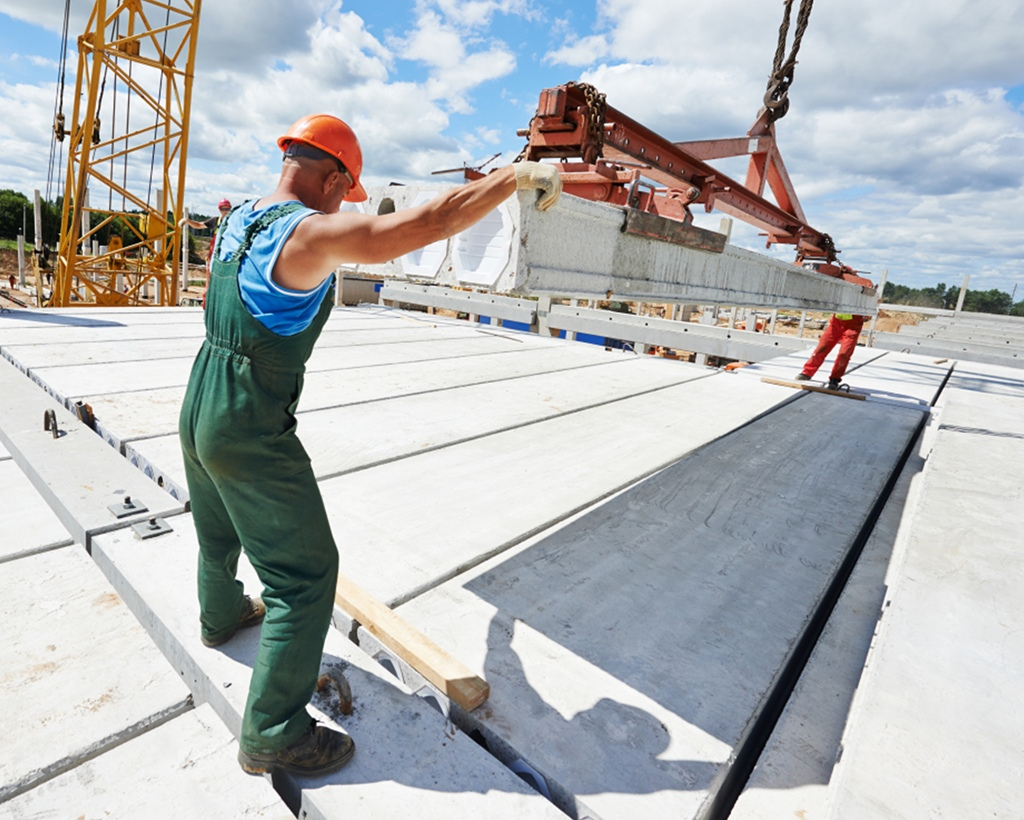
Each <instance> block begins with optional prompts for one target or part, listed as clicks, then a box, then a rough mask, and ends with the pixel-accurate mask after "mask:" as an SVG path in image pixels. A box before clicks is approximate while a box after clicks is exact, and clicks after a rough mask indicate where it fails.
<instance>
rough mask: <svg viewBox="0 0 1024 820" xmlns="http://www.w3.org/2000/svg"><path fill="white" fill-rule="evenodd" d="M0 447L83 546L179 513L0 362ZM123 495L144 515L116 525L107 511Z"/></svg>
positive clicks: (161, 492) (176, 506)
mask: <svg viewBox="0 0 1024 820" xmlns="http://www.w3.org/2000/svg"><path fill="white" fill-rule="evenodd" d="M47 413H52V414H53V417H54V419H55V420H56V422H57V427H58V435H57V437H54V434H53V432H52V431H50V432H48V431H46V430H45V429H44V418H45V417H46V415H47ZM0 440H2V441H3V443H4V446H5V447H6V448H7V449H8V450H9V451H10V452H11V454H12V455H13V456H14V461H15V462H17V464H18V466H19V467H20V469H21V471H22V472H23V473H24V474H25V475H26V476H27V477H28V479H29V480H30V481H31V482H32V484H33V486H34V487H35V488H36V490H37V492H38V493H39V494H40V496H41V497H42V498H43V500H44V501H45V502H46V504H47V505H48V506H49V507H50V509H52V510H53V511H54V513H55V514H56V515H57V517H58V518H59V519H60V521H61V523H62V524H63V526H64V527H65V528H66V529H67V531H68V532H69V533H70V534H71V536H72V538H74V539H75V540H76V541H78V542H79V543H81V544H84V545H85V546H86V547H88V546H89V542H90V539H91V537H92V536H93V535H95V534H96V533H99V532H104V531H105V530H110V529H116V528H119V527H128V526H130V525H131V524H133V523H136V522H139V521H145V520H146V519H148V518H150V517H153V516H168V515H174V514H176V513H179V512H181V511H182V509H183V507H182V505H181V504H180V503H178V502H177V501H175V500H174V499H173V498H172V497H171V496H170V495H168V494H167V493H166V492H165V491H164V490H162V489H161V488H160V487H158V486H157V485H156V484H155V483H154V482H152V481H150V480H149V479H147V478H146V477H145V476H144V475H142V473H140V472H139V471H138V470H137V469H135V468H134V467H132V466H131V465H130V464H129V463H128V462H127V461H125V460H124V459H123V458H122V457H121V456H120V455H119V454H118V453H116V452H115V451H114V450H113V449H112V448H111V447H110V446H109V445H108V444H107V443H106V442H104V441H103V440H102V439H101V438H100V437H99V436H97V435H96V434H95V433H94V432H93V431H92V430H91V429H89V428H88V427H86V426H85V425H84V424H82V423H81V422H80V421H78V420H77V419H76V418H75V417H74V416H73V415H72V414H71V413H70V412H68V411H67V410H65V409H64V408H63V407H60V406H58V405H57V404H56V403H55V402H54V401H53V399H52V398H51V397H50V396H47V395H46V394H45V393H43V392H42V391H41V390H40V389H39V388H38V387H37V386H36V385H35V384H33V383H32V382H30V381H29V380H28V379H27V378H26V377H25V375H24V374H22V373H21V372H20V371H18V370H15V369H14V367H12V366H11V365H10V364H9V363H7V362H0ZM126 496H130V497H131V498H132V499H133V500H134V503H135V504H142V505H145V507H146V508H148V509H147V510H146V511H145V512H140V513H135V514H131V515H126V516H124V517H121V518H117V517H116V516H115V515H114V513H112V512H111V511H110V509H108V508H109V506H110V505H114V504H119V503H122V502H123V500H124V498H125V497H126Z"/></svg>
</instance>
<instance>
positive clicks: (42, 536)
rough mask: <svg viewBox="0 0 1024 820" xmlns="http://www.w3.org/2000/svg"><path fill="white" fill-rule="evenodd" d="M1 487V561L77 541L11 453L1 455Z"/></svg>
mask: <svg viewBox="0 0 1024 820" xmlns="http://www.w3.org/2000/svg"><path fill="white" fill-rule="evenodd" d="M0 488H2V491H3V499H4V501H3V504H2V505H0V563H3V562H4V561H10V560H11V559H13V558H18V557H20V556H24V555H30V554H32V553H34V552H43V551H45V550H48V549H53V548H55V547H60V546H67V545H69V544H72V543H74V542H73V540H72V538H71V535H70V533H68V531H67V530H66V529H65V528H64V525H63V524H61V523H60V519H59V518H57V516H56V515H54V513H53V510H51V509H50V508H49V506H48V505H47V504H46V502H44V501H43V499H42V498H41V497H40V495H39V493H38V492H37V491H36V488H35V487H33V486H32V482H31V481H29V480H28V478H26V476H25V474H24V473H23V472H22V471H21V468H20V467H19V466H18V465H17V464H16V463H15V462H14V460H13V459H11V458H10V456H9V455H7V456H6V457H0Z"/></svg>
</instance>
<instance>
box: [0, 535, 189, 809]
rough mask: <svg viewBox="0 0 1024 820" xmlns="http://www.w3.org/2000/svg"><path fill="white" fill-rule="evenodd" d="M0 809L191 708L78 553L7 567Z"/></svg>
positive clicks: (1, 637) (1, 611)
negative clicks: (7, 801) (49, 780)
mask: <svg viewBox="0 0 1024 820" xmlns="http://www.w3.org/2000/svg"><path fill="white" fill-rule="evenodd" d="M3 574H4V595H3V598H2V599H0V623H3V625H4V628H3V630H0V670H2V671H0V689H2V693H3V696H2V697H0V727H2V729H3V735H4V742H3V744H0V803H2V802H3V801H4V800H5V799H8V798H11V797H13V796H15V795H17V794H19V793H21V792H23V791H26V790H28V789H30V788H32V787H34V786H35V785H37V784H39V783H40V782H43V781H45V780H47V779H49V778H51V777H53V776H55V775H57V774H60V773H61V772H63V771H66V770H68V769H70V768H73V767H74V766H76V765H77V764H78V763H79V762H81V761H82V760H83V759H85V758H88V757H90V756H92V755H94V754H96V753H98V752H102V751H104V750H106V749H108V748H111V747H113V746H115V745H117V744H118V743H121V742H123V741H125V740H127V739H129V738H131V737H133V736H135V735H136V734H138V733H140V732H141V731H143V730H145V729H146V728H147V727H150V726H152V725H154V724H157V723H160V722H162V721H163V720H165V719H167V718H168V717H171V716H174V715H177V714H180V713H182V712H183V711H185V710H187V709H189V708H191V701H190V696H189V692H188V689H187V688H186V687H185V685H184V684H183V683H182V682H181V680H180V678H179V677H178V675H177V674H176V673H175V671H174V670H173V669H172V668H171V667H170V666H169V665H168V664H167V662H166V661H164V659H163V658H162V657H161V656H160V652H159V650H157V648H156V646H154V645H153V643H152V642H151V641H150V640H149V638H148V637H147V635H146V634H145V632H144V631H143V630H142V628H141V627H140V626H139V624H138V623H137V622H136V620H135V618H133V617H132V614H131V613H130V612H129V611H128V609H127V608H126V607H125V606H124V603H123V602H122V600H121V598H119V597H118V595H117V593H115V592H114V589H113V588H112V587H111V585H110V584H109V583H107V581H106V580H105V579H104V578H103V575H102V574H101V573H100V571H99V570H98V569H97V568H96V566H95V565H94V564H93V562H92V561H91V560H90V559H89V557H88V556H87V555H86V554H85V552H84V550H82V549H81V548H77V547H75V548H67V549H59V550H54V551H51V552H45V553H41V554H38V555H31V556H28V557H24V558H19V559H17V560H14V561H8V562H7V563H5V564H4V565H3Z"/></svg>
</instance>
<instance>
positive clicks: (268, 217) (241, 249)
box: [213, 202, 306, 264]
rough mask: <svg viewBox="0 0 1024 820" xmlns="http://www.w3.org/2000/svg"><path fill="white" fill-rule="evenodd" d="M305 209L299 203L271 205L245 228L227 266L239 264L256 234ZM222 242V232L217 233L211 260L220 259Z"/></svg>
mask: <svg viewBox="0 0 1024 820" xmlns="http://www.w3.org/2000/svg"><path fill="white" fill-rule="evenodd" d="M239 207H240V208H241V207H245V206H244V204H243V205H240V206H239ZM305 207H306V206H305V205H302V204H301V203H299V202H280V203H278V204H276V205H271V206H270V207H269V208H267V210H266V211H265V212H264V213H262V214H260V216H259V217H258V218H257V219H256V220H255V221H254V222H253V223H252V224H251V225H250V226H249V227H248V228H246V230H245V236H244V237H243V238H242V242H241V243H240V244H239V246H238V247H237V248H235V252H234V253H233V254H231V258H230V259H228V260H227V264H231V263H232V262H239V263H241V261H242V259H243V257H244V256H245V255H246V254H247V253H248V252H249V248H250V247H252V243H253V240H254V239H255V238H256V234H258V233H259V232H260V231H262V230H263V229H264V228H266V227H267V226H268V225H270V224H272V223H274V222H276V221H277V220H278V219H281V218H282V217H285V216H288V214H293V213H295V212H296V211H301V210H302V209H303V208H305ZM229 218H230V217H229ZM225 222H227V220H225ZM223 241H224V231H218V232H217V245H216V247H215V248H214V251H213V258H214V259H215V260H219V259H220V245H221V242H223Z"/></svg>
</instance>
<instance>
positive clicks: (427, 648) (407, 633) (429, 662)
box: [334, 575, 491, 711]
mask: <svg viewBox="0 0 1024 820" xmlns="http://www.w3.org/2000/svg"><path fill="white" fill-rule="evenodd" d="M334 599H335V601H336V602H337V604H338V606H340V607H341V608H342V609H343V610H345V612H347V613H348V614H349V615H351V616H352V617H353V618H354V619H355V620H356V621H358V622H359V623H360V624H361V625H362V626H363V627H365V628H366V629H368V630H369V631H370V632H371V633H372V634H373V636H374V637H375V638H377V640H379V641H380V642H381V643H382V644H384V645H385V646H386V647H388V649H390V650H392V651H393V652H394V653H395V654H396V655H398V657H399V658H401V659H402V660H403V661H405V662H406V663H407V664H409V666H411V667H412V668H413V669H415V670H416V671H417V672H419V673H420V674H421V675H423V677H424V678H426V679H427V680H428V681H430V682H431V683H432V684H434V686H436V687H437V688H438V689H439V690H441V691H442V692H443V693H444V694H445V695H447V696H448V697H449V698H451V699H452V700H453V701H455V703H457V704H458V705H459V706H461V707H462V708H463V709H465V710H466V711H472V710H473V709H476V707H478V706H480V705H481V704H483V703H484V702H485V701H486V700H487V698H488V696H489V695H490V693H491V688H490V686H489V685H488V683H487V681H485V680H484V679H483V678H480V677H478V676H477V675H474V674H473V672H472V671H471V670H470V669H469V668H468V667H467V666H465V665H464V664H462V663H461V662H460V661H458V660H456V659H455V658H453V657H452V656H451V655H449V654H448V653H447V652H445V651H444V650H443V649H442V648H441V647H440V646H438V645H437V644H436V643H434V642H433V641H432V640H430V638H428V637H427V636H426V635H424V634H423V633H422V632H420V631H419V630H418V629H416V628H415V627H413V626H412V625H411V624H409V623H408V622H407V621H405V620H404V619H403V618H401V617H399V616H398V615H397V614H395V612H394V611H393V610H391V609H389V608H388V607H386V606H385V605H384V604H383V603H381V602H380V601H379V600H377V599H376V598H374V597H373V596H372V595H370V594H369V593H368V592H367V591H366V590H365V589H363V588H362V587H360V586H357V585H356V584H354V583H353V582H352V581H351V580H350V579H348V578H346V577H345V576H344V575H339V576H338V589H337V594H336V595H335V597H334Z"/></svg>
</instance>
